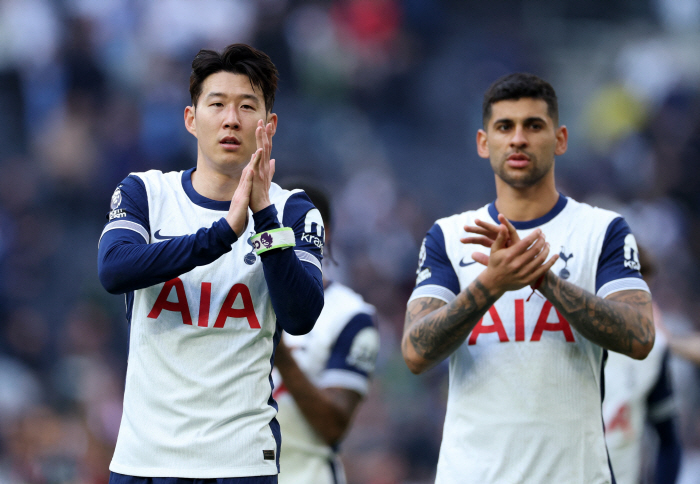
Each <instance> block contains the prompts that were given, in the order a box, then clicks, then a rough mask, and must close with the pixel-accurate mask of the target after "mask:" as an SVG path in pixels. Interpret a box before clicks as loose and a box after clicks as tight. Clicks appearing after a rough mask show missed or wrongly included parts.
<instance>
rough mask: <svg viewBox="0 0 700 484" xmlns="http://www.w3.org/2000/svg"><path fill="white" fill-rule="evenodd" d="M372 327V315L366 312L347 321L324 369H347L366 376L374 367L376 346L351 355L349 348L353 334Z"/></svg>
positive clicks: (353, 339) (355, 334) (353, 338)
mask: <svg viewBox="0 0 700 484" xmlns="http://www.w3.org/2000/svg"><path fill="white" fill-rule="evenodd" d="M373 327H374V322H373V321H372V316H370V315H369V314H367V313H359V314H357V315H355V316H354V317H353V318H352V319H351V320H350V321H348V324H346V325H345V328H343V330H342V331H341V332H340V335H338V339H337V340H336V341H335V345H333V348H332V349H331V354H330V357H329V358H328V362H327V363H326V369H329V370H331V369H333V370H348V371H352V372H355V373H359V374H360V375H362V376H365V377H368V376H369V375H370V373H371V372H372V370H373V369H374V365H375V362H376V359H377V351H376V350H377V349H378V348H368V349H367V350H366V351H363V352H362V354H358V355H352V354H351V349H352V346H353V342H354V341H355V336H357V334H358V333H359V332H360V331H362V330H363V329H365V328H373Z"/></svg>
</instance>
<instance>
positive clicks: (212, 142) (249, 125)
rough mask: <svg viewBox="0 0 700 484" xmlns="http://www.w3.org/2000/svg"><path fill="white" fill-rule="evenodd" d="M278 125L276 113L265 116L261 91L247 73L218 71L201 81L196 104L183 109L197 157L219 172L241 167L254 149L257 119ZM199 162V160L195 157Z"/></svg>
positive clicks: (274, 127) (273, 130) (273, 129)
mask: <svg viewBox="0 0 700 484" xmlns="http://www.w3.org/2000/svg"><path fill="white" fill-rule="evenodd" d="M261 119H262V120H263V122H265V123H268V122H269V123H272V126H273V128H272V134H273V135H274V132H275V130H276V128H277V115H276V114H270V115H269V116H268V115H267V112H266V110H265V101H264V98H263V95H262V92H261V91H260V90H259V89H257V88H253V87H252V86H251V84H250V80H249V79H248V76H246V75H243V74H233V73H231V72H225V71H222V72H217V73H216V74H212V75H210V76H209V77H207V78H206V79H205V80H204V82H203V83H202V94H201V95H200V96H199V100H198V101H197V106H195V107H192V106H187V107H186V108H185V127H186V128H187V130H188V131H189V132H190V133H192V134H193V135H194V136H195V137H196V138H197V145H198V157H203V158H204V159H205V160H206V161H207V162H208V163H209V164H211V165H214V166H215V167H216V168H217V169H218V170H220V171H221V172H222V173H226V172H229V171H231V169H234V170H240V169H241V168H242V167H243V166H245V165H246V164H247V163H248V162H249V161H250V157H251V155H252V154H253V153H254V152H255V150H256V149H257V145H256V142H255V129H256V128H257V126H258V121H259V120H261ZM198 161H199V160H198Z"/></svg>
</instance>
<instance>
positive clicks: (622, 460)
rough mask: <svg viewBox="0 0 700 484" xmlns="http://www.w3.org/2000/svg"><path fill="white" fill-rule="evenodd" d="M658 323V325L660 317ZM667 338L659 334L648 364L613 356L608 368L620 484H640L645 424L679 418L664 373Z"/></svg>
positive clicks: (606, 408)
mask: <svg viewBox="0 0 700 484" xmlns="http://www.w3.org/2000/svg"><path fill="white" fill-rule="evenodd" d="M654 319H655V320H657V321H658V316H657V313H655V314H654ZM667 351H668V343H667V342H666V337H665V336H664V334H663V333H662V332H661V331H658V330H657V331H656V340H655V341H654V348H653V349H652V350H651V352H650V353H649V355H648V356H647V357H646V358H645V359H644V360H641V361H639V360H634V359H632V358H629V357H627V356H625V355H621V354H619V353H615V352H612V351H611V352H610V353H609V356H608V362H607V364H606V365H605V399H604V400H603V420H604V422H605V440H606V442H607V444H608V452H609V453H610V462H611V463H612V466H613V471H614V472H615V480H616V481H617V483H618V484H638V483H639V482H640V474H641V470H642V440H643V436H644V429H645V424H646V423H647V422H649V423H654V422H658V421H663V420H666V419H668V418H671V417H673V416H674V415H675V414H676V407H675V402H674V400H673V394H672V393H671V386H670V384H669V380H668V378H669V376H668V375H667V374H666V372H665V371H664V355H665V354H666V353H667Z"/></svg>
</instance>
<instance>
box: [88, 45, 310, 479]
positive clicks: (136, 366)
mask: <svg viewBox="0 0 700 484" xmlns="http://www.w3.org/2000/svg"><path fill="white" fill-rule="evenodd" d="M276 86H277V69H276V68H275V66H274V64H273V63H272V61H271V60H270V58H269V57H268V56H267V55H266V54H264V53H263V52H260V51H258V50H256V49H254V48H252V47H250V46H247V45H244V44H233V45H230V46H228V47H226V48H225V49H224V50H223V52H221V53H218V52H214V51H211V50H200V51H199V53H198V54H197V55H196V57H195V58H194V60H193V62H192V73H191V76H190V95H191V98H192V105H191V106H187V107H186V108H185V113H184V121H185V127H186V128H187V130H188V131H189V132H190V133H191V134H192V135H194V136H195V138H197V163H196V166H195V167H194V168H191V169H188V170H184V171H180V172H170V173H162V172H160V171H157V170H151V171H147V172H145V173H132V174H130V175H129V176H128V177H126V178H125V179H124V180H123V181H122V182H121V183H120V184H119V186H118V188H117V189H116V191H115V192H114V195H113V196H112V204H111V212H110V213H109V217H108V218H109V221H108V223H107V224H106V225H105V228H104V230H103V232H102V236H101V238H100V243H99V260H98V271H99V276H100V280H101V281H102V284H103V285H104V286H105V288H106V289H107V290H108V291H109V292H111V293H114V294H120V293H126V307H127V319H128V322H129V331H130V334H129V364H128V368H127V374H126V388H125V391H124V410H123V416H122V421H121V427H120V429H119V437H118V439H117V444H116V449H115V451H114V457H113V458H112V462H111V465H110V470H111V471H112V472H111V475H110V483H113V484H117V483H119V484H121V483H130V484H136V483H144V484H145V483H151V482H153V483H158V484H170V483H172V484H174V483H176V482H177V483H178V484H180V483H186V482H194V480H198V479H213V478H216V479H218V480H217V482H220V483H228V484H243V483H245V484H270V483H276V482H277V474H278V472H279V448H280V431H279V424H278V423H277V421H276V419H275V415H276V413H277V408H276V403H275V401H274V399H273V398H272V378H271V372H272V365H273V355H274V351H275V346H276V345H277V343H278V341H279V338H280V335H281V332H282V330H285V331H287V332H289V333H291V334H304V333H307V332H309V331H310V330H311V328H312V327H313V325H314V323H315V321H316V319H317V317H318V315H319V314H320V312H321V309H322V307H323V284H322V275H321V257H322V254H321V251H322V244H318V243H314V242H317V240H316V239H314V242H309V237H311V236H317V235H318V234H321V233H322V232H323V226H322V221H321V217H320V214H319V212H318V210H316V209H315V208H314V206H313V204H312V203H311V201H310V200H309V198H308V197H307V196H306V195H305V194H304V193H303V192H301V191H294V192H290V191H287V190H283V189H282V188H280V187H279V186H278V185H276V184H274V183H272V181H271V180H272V176H273V174H274V172H275V161H274V160H271V159H270V151H271V148H272V144H271V140H272V137H273V135H274V134H275V131H276V129H277V115H276V114H273V113H272V106H273V103H274V97H275V90H276ZM197 482H200V481H197Z"/></svg>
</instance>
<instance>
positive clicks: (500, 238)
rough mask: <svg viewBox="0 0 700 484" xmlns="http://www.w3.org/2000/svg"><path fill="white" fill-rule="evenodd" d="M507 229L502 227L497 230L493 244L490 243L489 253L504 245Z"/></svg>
mask: <svg viewBox="0 0 700 484" xmlns="http://www.w3.org/2000/svg"><path fill="white" fill-rule="evenodd" d="M507 237H508V236H507V231H506V229H505V227H502V228H501V229H500V230H499V231H498V235H497V236H496V240H494V241H493V245H491V253H492V254H493V253H494V252H495V251H497V250H501V249H503V248H504V247H505V245H506V239H507Z"/></svg>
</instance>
